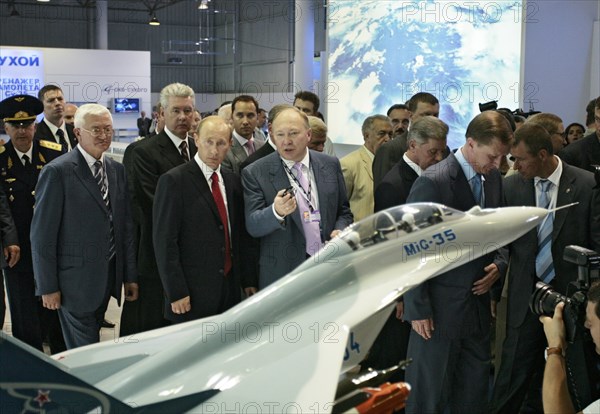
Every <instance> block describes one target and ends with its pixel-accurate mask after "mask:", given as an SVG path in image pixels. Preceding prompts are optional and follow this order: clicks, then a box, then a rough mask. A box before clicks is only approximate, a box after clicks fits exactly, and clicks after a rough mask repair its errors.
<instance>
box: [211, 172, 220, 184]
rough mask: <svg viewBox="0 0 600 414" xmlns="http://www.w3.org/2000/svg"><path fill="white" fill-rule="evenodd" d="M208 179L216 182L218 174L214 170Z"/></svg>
mask: <svg viewBox="0 0 600 414" xmlns="http://www.w3.org/2000/svg"><path fill="white" fill-rule="evenodd" d="M210 180H211V181H212V182H213V183H218V182H219V175H218V174H217V173H216V172H213V173H212V175H211V176H210Z"/></svg>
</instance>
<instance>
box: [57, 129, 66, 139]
mask: <svg viewBox="0 0 600 414" xmlns="http://www.w3.org/2000/svg"><path fill="white" fill-rule="evenodd" d="M56 135H58V136H59V137H61V138H62V137H64V136H65V133H64V132H63V130H62V129H57V130H56Z"/></svg>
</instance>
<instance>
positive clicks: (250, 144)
mask: <svg viewBox="0 0 600 414" xmlns="http://www.w3.org/2000/svg"><path fill="white" fill-rule="evenodd" d="M244 145H245V146H246V152H248V155H252V154H254V139H252V138H250V139H249V140H248V141H246V143H245V144H244Z"/></svg>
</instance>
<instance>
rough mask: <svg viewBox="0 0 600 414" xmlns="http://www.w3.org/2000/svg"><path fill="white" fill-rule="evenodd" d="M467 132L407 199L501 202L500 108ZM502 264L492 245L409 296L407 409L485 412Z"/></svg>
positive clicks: (504, 128)
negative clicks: (493, 293) (494, 298)
mask: <svg viewBox="0 0 600 414" xmlns="http://www.w3.org/2000/svg"><path fill="white" fill-rule="evenodd" d="M466 138H467V139H466V142H465V144H464V145H463V146H462V147H461V148H459V149H458V150H457V151H456V153H455V154H450V155H449V156H448V157H447V158H445V159H444V160H442V161H441V162H439V163H437V164H435V165H432V166H431V167H429V168H428V169H427V170H425V171H424V172H423V174H422V175H421V176H420V177H419V178H417V180H416V181H415V183H414V184H413V186H412V189H411V191H410V194H409V196H408V199H407V202H425V201H430V202H435V203H441V204H445V205H447V206H448V207H452V208H455V209H457V210H461V211H466V210H469V209H471V208H472V207H473V206H476V205H480V206H482V207H489V208H494V207H499V206H500V205H501V203H502V181H501V180H502V177H501V175H500V172H499V171H498V167H499V166H500V161H501V159H502V157H504V156H505V155H506V154H507V153H508V151H509V149H510V141H511V139H512V130H511V127H510V124H509V123H508V121H507V120H506V118H505V117H504V116H503V115H502V114H500V113H498V112H496V111H486V112H483V113H481V114H479V115H477V116H476V117H475V118H474V119H473V120H472V121H471V122H470V123H469V126H468V127H467V132H466ZM473 242H474V243H475V242H477V241H476V240H473ZM505 270H506V260H505V259H504V257H503V256H502V255H501V254H499V253H497V252H493V251H492V252H490V253H489V254H487V255H485V256H483V257H480V258H479V259H476V260H473V261H471V262H469V263H467V264H464V265H462V266H460V267H458V268H456V269H454V270H451V271H449V272H446V273H444V274H442V275H440V276H438V277H436V278H434V279H432V280H429V281H427V282H425V283H423V284H421V285H420V286H418V287H417V288H415V289H413V290H411V291H410V292H407V294H406V295H405V296H404V319H405V320H408V321H411V325H412V329H413V330H412V332H411V334H410V340H409V344H408V357H409V358H412V359H413V363H412V364H411V365H410V366H409V367H408V369H407V371H406V381H407V382H409V383H410V384H411V385H412V386H413V391H412V392H411V396H410V399H409V401H408V404H407V406H406V412H407V413H422V412H423V413H424V412H427V413H441V412H444V410H446V409H450V410H451V412H457V413H485V412H487V392H488V388H489V386H488V383H489V374H490V358H491V356H490V324H491V319H492V315H491V303H490V294H489V291H490V288H491V287H492V285H493V284H494V283H495V282H496V281H497V280H498V279H499V278H500V277H501V276H503V275H504V272H505ZM498 294H499V292H498Z"/></svg>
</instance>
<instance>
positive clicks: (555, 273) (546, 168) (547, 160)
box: [492, 122, 600, 413]
mask: <svg viewBox="0 0 600 414" xmlns="http://www.w3.org/2000/svg"><path fill="white" fill-rule="evenodd" d="M511 154H512V156H513V157H514V158H515V165H514V168H515V170H517V171H518V172H519V174H514V175H512V176H510V177H507V178H506V179H505V180H504V199H505V204H506V205H507V206H523V205H525V206H538V207H544V208H555V207H560V206H564V205H566V204H570V203H575V202H577V203H578V204H577V205H575V206H571V207H569V208H568V209H563V210H558V211H556V212H554V213H553V214H552V215H551V216H549V218H548V220H551V223H550V224H549V226H550V228H549V229H548V230H547V232H548V234H551V240H549V247H550V249H548V253H549V254H548V258H549V260H550V261H549V263H550V266H551V269H550V271H549V272H544V271H543V270H542V268H543V266H542V264H543V263H544V259H543V254H542V253H543V251H544V246H543V244H541V243H542V242H543V240H541V239H540V237H539V236H538V235H540V234H543V233H544V227H542V226H544V225H545V223H544V224H542V225H540V226H538V229H535V230H531V231H530V232H528V233H527V234H526V235H524V236H523V237H521V238H519V239H518V240H516V241H515V242H513V243H512V244H511V245H510V246H509V252H510V270H509V273H508V295H507V297H508V306H507V311H508V314H507V326H506V339H505V340H504V343H503V348H502V363H501V366H500V368H499V372H498V376H497V379H496V384H495V386H494V395H493V398H492V410H493V411H492V412H495V413H496V412H500V413H516V412H520V410H521V406H522V404H523V401H524V400H525V399H526V395H527V392H528V391H530V392H529V398H527V400H526V404H525V406H526V412H542V411H543V409H542V404H541V386H542V384H541V375H542V372H543V367H544V347H545V346H546V341H545V337H544V332H543V329H542V325H541V324H540V323H539V321H538V316H537V315H535V314H533V313H532V312H531V311H530V310H529V306H528V305H529V298H530V297H531V295H532V293H533V290H534V288H535V284H536V282H538V281H545V283H550V284H551V285H552V287H553V288H554V289H555V290H556V291H557V292H559V293H561V294H563V295H565V294H567V286H568V284H569V282H572V281H574V280H576V278H577V265H575V264H573V263H569V262H567V261H565V260H564V259H563V252H564V248H565V247H566V246H568V245H578V246H582V247H586V248H589V249H593V250H596V251H599V249H600V195H599V193H598V190H593V187H594V185H595V180H594V175H593V174H592V173H590V172H589V171H585V170H582V169H580V168H576V167H573V166H571V165H569V164H567V163H566V162H564V160H563V161H561V159H560V158H559V157H557V156H555V155H553V146H552V142H551V136H550V134H549V133H548V132H547V131H546V130H545V129H544V128H543V127H541V126H540V125H535V124H531V123H529V122H526V123H525V124H524V125H523V126H522V127H521V128H519V129H518V130H517V132H516V133H515V141H514V144H513V147H512V149H511ZM544 185H547V186H549V187H548V188H543V187H544ZM543 192H546V194H547V196H546V200H545V201H546V202H545V203H544V200H543V199H542V195H543V194H542V193H543ZM540 203H542V204H543V205H541V204H540ZM536 374H538V375H536Z"/></svg>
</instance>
